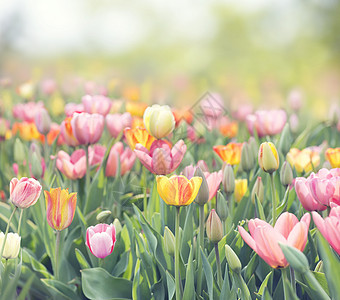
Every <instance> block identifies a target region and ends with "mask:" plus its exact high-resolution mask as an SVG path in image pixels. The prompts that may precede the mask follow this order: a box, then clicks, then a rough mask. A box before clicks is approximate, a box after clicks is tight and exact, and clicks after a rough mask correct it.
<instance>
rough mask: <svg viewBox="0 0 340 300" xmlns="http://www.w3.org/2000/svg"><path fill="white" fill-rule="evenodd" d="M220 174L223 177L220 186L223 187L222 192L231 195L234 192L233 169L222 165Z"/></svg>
mask: <svg viewBox="0 0 340 300" xmlns="http://www.w3.org/2000/svg"><path fill="white" fill-rule="evenodd" d="M222 173H223V177H222V184H223V187H224V191H225V192H226V193H229V194H231V193H233V192H234V190H235V175H234V170H233V167H232V166H231V165H229V164H228V165H226V164H224V165H223V168H222Z"/></svg>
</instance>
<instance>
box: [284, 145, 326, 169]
mask: <svg viewBox="0 0 340 300" xmlns="http://www.w3.org/2000/svg"><path fill="white" fill-rule="evenodd" d="M287 161H288V162H289V164H290V165H291V166H292V167H294V168H295V170H296V171H297V172H298V173H302V172H305V173H309V172H311V171H312V170H313V169H314V168H316V167H317V166H318V165H319V164H320V155H319V153H318V152H317V151H313V149H312V148H306V149H303V150H301V151H300V150H299V149H296V148H292V149H290V150H289V152H288V154H287Z"/></svg>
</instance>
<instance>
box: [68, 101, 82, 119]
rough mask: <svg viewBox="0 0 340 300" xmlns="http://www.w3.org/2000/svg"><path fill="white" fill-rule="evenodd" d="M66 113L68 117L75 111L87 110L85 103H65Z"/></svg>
mask: <svg viewBox="0 0 340 300" xmlns="http://www.w3.org/2000/svg"><path fill="white" fill-rule="evenodd" d="M64 111H65V115H66V117H72V116H73V114H74V113H82V112H85V108H84V105H83V104H82V103H80V104H78V103H67V104H66V105H65V110H64Z"/></svg>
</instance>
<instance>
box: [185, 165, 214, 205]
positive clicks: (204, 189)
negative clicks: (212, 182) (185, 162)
mask: <svg viewBox="0 0 340 300" xmlns="http://www.w3.org/2000/svg"><path fill="white" fill-rule="evenodd" d="M193 176H197V177H200V178H202V183H201V187H200V189H199V191H198V193H197V196H196V198H195V202H196V203H197V204H198V205H199V206H204V205H205V204H206V203H207V202H208V201H209V186H208V182H207V179H206V177H205V176H204V174H203V172H202V170H201V168H199V167H195V172H194V175H193ZM193 176H191V177H190V178H192V177H193ZM188 179H189V178H188Z"/></svg>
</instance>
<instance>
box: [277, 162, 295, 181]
mask: <svg viewBox="0 0 340 300" xmlns="http://www.w3.org/2000/svg"><path fill="white" fill-rule="evenodd" d="M280 180H281V183H282V185H284V186H288V185H290V184H291V183H292V182H293V171H292V167H291V166H290V164H289V163H288V162H287V161H285V162H284V163H283V165H282V167H281V171H280Z"/></svg>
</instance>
